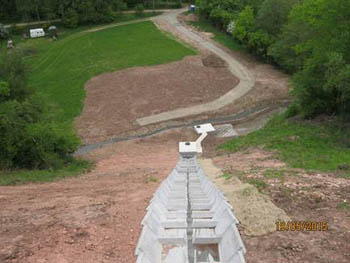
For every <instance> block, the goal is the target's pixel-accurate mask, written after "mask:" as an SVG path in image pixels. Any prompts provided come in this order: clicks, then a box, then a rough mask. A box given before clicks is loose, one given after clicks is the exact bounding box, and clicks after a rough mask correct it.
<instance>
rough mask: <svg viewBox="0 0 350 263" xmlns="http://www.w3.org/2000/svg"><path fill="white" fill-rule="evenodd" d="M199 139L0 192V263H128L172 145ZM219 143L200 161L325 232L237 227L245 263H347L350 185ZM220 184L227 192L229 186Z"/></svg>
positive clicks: (182, 136)
mask: <svg viewBox="0 0 350 263" xmlns="http://www.w3.org/2000/svg"><path fill="white" fill-rule="evenodd" d="M196 137H197V135H196V134H195V133H194V132H193V131H192V129H191V128H187V129H178V130H173V131H171V132H164V133H162V134H159V135H157V136H153V137H150V138H147V139H141V140H134V141H129V142H122V143H116V144H113V145H110V146H108V147H105V148H102V149H99V150H95V151H93V152H92V153H90V154H89V155H88V156H87V157H88V158H89V159H91V160H94V161H96V167H95V168H94V170H93V171H91V172H90V173H88V174H86V175H83V176H81V177H77V178H71V179H66V180H61V181H58V182H53V183H45V184H30V185H23V186H16V187H0V207H1V210H0V262H4V263H14V262H21V263H22V262H23V263H37V262H50V263H61V262H64V263H80V262H81V263H83V262H84V263H85V262H87V263H90V262H91V263H96V262H113V263H115V262H118V263H131V262H135V257H134V249H135V247H136V242H137V240H138V238H139V234H140V231H141V225H140V223H141V220H142V218H143V216H144V214H145V209H146V207H147V206H148V204H149V201H150V199H151V197H152V195H153V193H154V191H155V190H156V188H157V187H158V186H159V184H160V183H161V181H162V180H163V179H164V178H165V177H166V176H167V175H168V174H169V173H170V171H171V169H173V168H174V166H175V164H176V162H177V159H178V153H177V147H178V141H183V140H193V139H195V138H196ZM222 141H223V139H219V138H214V137H210V138H209V139H208V140H206V141H205V143H204V145H203V147H204V149H205V155H204V157H205V158H209V157H210V156H211V157H212V158H213V161H214V164H215V165H216V166H218V167H220V168H221V169H222V170H223V171H225V172H227V173H231V174H233V175H234V176H236V177H237V178H239V179H240V180H241V181H243V182H246V180H248V179H256V180H263V181H264V182H266V184H267V187H266V188H265V189H264V190H263V192H262V194H264V195H266V197H264V198H265V199H266V198H269V199H270V200H271V201H272V202H273V203H274V205H275V206H276V207H278V208H279V209H282V210H284V211H285V213H287V215H288V216H289V217H290V218H291V220H296V221H326V222H328V225H329V230H328V231H325V232H296V231H294V232H273V233H266V231H265V234H263V235H261V233H257V234H255V235H254V234H253V235H252V233H251V232H250V231H246V230H247V229H248V228H249V227H250V226H249V225H248V226H247V225H244V224H242V225H241V227H240V232H241V235H242V238H243V241H244V243H245V245H246V247H247V255H246V258H247V263H275V262H276V263H282V262H283V263H284V262H288V263H289V262H303V263H304V262H310V263H325V262H332V263H345V262H349V260H350V253H349V251H350V250H349V249H350V247H349V244H350V212H349V211H348V210H342V209H339V208H337V205H338V204H339V202H341V201H343V200H350V180H346V179H342V178H337V177H335V176H334V175H332V174H321V173H315V174H313V173H306V172H305V171H303V170H299V169H290V168H287V167H286V165H285V164H284V163H283V162H281V161H278V160H276V159H275V158H274V156H273V154H271V153H268V152H265V151H262V150H260V149H250V150H248V151H244V152H238V153H234V154H230V155H227V154H224V155H219V156H217V151H216V146H217V145H218V144H219V143H220V142H222ZM270 170H278V171H283V173H282V174H283V177H281V178H269V177H266V175H265V173H266V171H270ZM225 184H226V187H227V188H228V191H229V189H230V185H232V189H233V190H234V179H233V178H232V179H229V180H226V181H225ZM225 191H227V189H226V190H225ZM266 200H267V199H266ZM271 201H269V202H271ZM237 213H238V214H240V212H239V211H237ZM242 221H243V220H242ZM254 228H255V227H254ZM254 228H252V227H251V228H250V229H254ZM258 232H259V231H258ZM260 232H261V231H260ZM246 233H247V234H246Z"/></svg>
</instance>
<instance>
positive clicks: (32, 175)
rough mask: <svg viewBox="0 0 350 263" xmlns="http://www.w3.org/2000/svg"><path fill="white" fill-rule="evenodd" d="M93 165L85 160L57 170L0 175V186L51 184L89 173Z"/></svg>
mask: <svg viewBox="0 0 350 263" xmlns="http://www.w3.org/2000/svg"><path fill="white" fill-rule="evenodd" d="M92 167H93V164H92V163H91V162H89V161H85V160H74V161H73V162H72V163H71V164H69V165H67V166H66V167H64V168H62V169H58V170H18V171H12V172H6V171H3V172H1V173H0V185H19V184H24V183H32V182H51V181H55V180H58V179H62V178H65V177H72V176H77V175H80V174H82V173H84V172H87V171H89V170H90V169H91V168H92Z"/></svg>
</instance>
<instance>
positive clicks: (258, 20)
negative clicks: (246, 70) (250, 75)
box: [197, 0, 350, 119]
mask: <svg viewBox="0 0 350 263" xmlns="http://www.w3.org/2000/svg"><path fill="white" fill-rule="evenodd" d="M197 5H198V6H199V13H200V15H201V16H203V17H205V18H207V19H209V20H210V21H212V23H213V24H215V25H217V26H218V27H220V28H221V29H222V30H225V31H229V33H232V36H233V37H234V38H235V39H236V40H237V41H239V42H240V43H242V44H243V45H245V46H246V47H247V48H248V49H249V50H250V51H251V52H253V53H255V54H257V55H258V56H261V57H263V58H264V59H266V60H267V61H270V62H273V63H275V64H277V65H278V66H280V67H281V68H283V69H284V70H285V71H287V72H289V73H291V74H293V79H292V82H293V90H292V93H293V94H294V95H295V97H296V104H295V105H294V106H293V107H294V112H300V113H302V114H303V115H304V116H305V117H313V116H315V115H318V114H324V113H326V114H341V115H342V116H343V117H344V118H346V119H349V116H350V82H349V80H350V48H349V44H350V43H349V42H350V1H348V0H223V1H222V0H197Z"/></svg>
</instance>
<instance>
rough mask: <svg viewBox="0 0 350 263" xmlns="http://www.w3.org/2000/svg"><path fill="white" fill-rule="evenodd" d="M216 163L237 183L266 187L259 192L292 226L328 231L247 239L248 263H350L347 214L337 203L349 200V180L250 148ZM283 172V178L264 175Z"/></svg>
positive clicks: (224, 156)
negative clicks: (323, 225)
mask: <svg viewBox="0 0 350 263" xmlns="http://www.w3.org/2000/svg"><path fill="white" fill-rule="evenodd" d="M214 160H215V163H216V164H217V165H219V166H220V167H222V168H224V169H225V170H226V171H227V172H230V173H232V174H233V175H236V176H238V177H239V178H240V179H241V180H243V181H246V180H248V179H255V180H261V181H264V182H265V183H267V187H266V188H265V189H264V190H263V193H265V194H267V195H269V196H270V197H271V199H272V200H273V202H274V203H275V204H276V205H277V206H278V207H280V208H282V209H284V210H285V211H286V212H287V214H288V215H289V216H290V218H291V220H293V221H317V222H320V221H323V222H327V223H328V227H329V229H328V231H316V232H312V231H311V232H309V231H302V232H300V231H299V232H298V231H288V232H285V231H284V232H274V233H272V234H268V235H265V236H260V237H253V236H245V235H243V240H244V242H245V245H246V248H247V255H246V259H247V262H248V263H257V262H259V263H272V262H273V263H294V262H295V263H297V262H303V263H326V262H332V263H348V262H350V209H340V208H338V207H337V206H338V204H339V203H340V202H343V201H344V200H347V202H349V200H350V180H348V179H343V178H338V177H336V176H335V175H334V174H322V173H307V172H305V171H303V170H301V169H291V168H288V167H286V165H285V164H284V163H283V162H281V161H278V160H276V159H275V158H274V157H273V155H272V154H271V153H268V152H265V151H262V150H259V149H252V150H249V151H246V152H238V153H234V154H230V155H223V156H218V157H215V158H214ZM271 171H282V174H283V176H280V177H277V178H269V177H267V176H266V175H265V174H266V173H269V174H271Z"/></svg>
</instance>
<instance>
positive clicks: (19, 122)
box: [0, 52, 79, 169]
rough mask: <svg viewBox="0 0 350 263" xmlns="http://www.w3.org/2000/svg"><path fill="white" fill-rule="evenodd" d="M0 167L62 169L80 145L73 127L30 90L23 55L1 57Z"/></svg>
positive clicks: (13, 54) (16, 53) (10, 54)
mask: <svg viewBox="0 0 350 263" xmlns="http://www.w3.org/2000/svg"><path fill="white" fill-rule="evenodd" d="M0 61H1V63H0V77H1V80H0V134H1V136H0V169H11V168H39V169H42V168H59V167H60V166H62V165H63V164H65V163H66V162H69V161H70V160H71V159H72V157H71V153H73V152H74V151H75V150H76V149H77V147H78V146H79V139H78V137H77V136H76V135H75V133H74V131H73V128H72V127H70V126H68V125H66V124H62V123H55V122H54V120H55V111H53V108H52V107H51V108H49V106H48V105H47V104H46V102H45V100H44V99H43V98H41V97H39V96H37V95H33V94H32V92H30V91H29V88H28V85H27V77H26V76H27V69H26V67H24V64H23V61H22V58H21V54H20V53H18V52H14V53H9V54H7V55H5V56H3V57H2V58H1V59H0Z"/></svg>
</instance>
